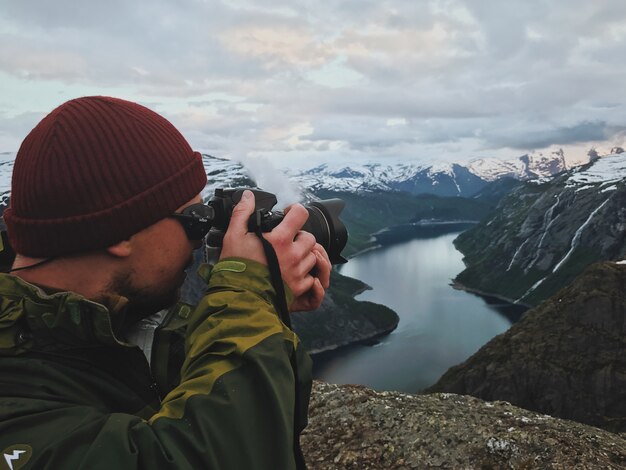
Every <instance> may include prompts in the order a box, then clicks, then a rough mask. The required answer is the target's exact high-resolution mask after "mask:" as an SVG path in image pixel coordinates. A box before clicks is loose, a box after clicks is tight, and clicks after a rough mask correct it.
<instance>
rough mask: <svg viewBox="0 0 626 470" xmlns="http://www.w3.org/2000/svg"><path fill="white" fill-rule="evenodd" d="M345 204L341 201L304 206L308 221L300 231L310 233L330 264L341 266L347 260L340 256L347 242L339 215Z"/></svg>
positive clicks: (334, 200) (332, 200)
mask: <svg viewBox="0 0 626 470" xmlns="http://www.w3.org/2000/svg"><path fill="white" fill-rule="evenodd" d="M344 206H345V203H344V202H343V201H342V200H341V199H327V200H325V201H316V202H312V203H311V204H307V205H306V206H304V207H305V208H306V210H307V211H308V212H309V219H308V220H307V221H306V223H305V224H304V227H302V230H305V231H307V232H310V233H312V234H313V235H314V236H315V239H316V240H317V243H319V244H320V245H322V246H323V247H324V249H325V250H326V252H327V253H328V257H329V258H330V262H331V263H332V264H342V263H345V262H346V261H347V260H346V259H345V258H344V257H343V256H341V250H343V248H344V247H345V246H346V243H347V241H348V230H347V229H346V226H345V225H344V224H343V222H342V221H341V220H339V214H340V213H341V211H342V210H343V208H344Z"/></svg>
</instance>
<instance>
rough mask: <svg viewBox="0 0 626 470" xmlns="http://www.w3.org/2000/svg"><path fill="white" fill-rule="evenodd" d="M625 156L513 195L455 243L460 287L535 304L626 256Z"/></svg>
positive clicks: (603, 160) (517, 190) (600, 161)
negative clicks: (591, 269)
mask: <svg viewBox="0 0 626 470" xmlns="http://www.w3.org/2000/svg"><path fill="white" fill-rule="evenodd" d="M625 181H626V156H624V154H616V155H611V156H607V157H603V158H600V159H598V160H596V161H594V162H593V163H591V164H589V165H587V166H586V167H581V168H578V169H575V170H571V171H570V172H568V173H564V174H562V175H561V176H558V177H556V178H553V179H550V180H542V181H539V182H529V183H526V184H522V185H520V186H518V187H516V188H514V189H513V191H512V192H511V193H509V194H508V195H507V196H506V197H505V198H504V199H503V200H502V201H501V202H500V204H499V205H498V208H497V210H496V211H495V212H494V213H493V215H492V216H491V217H489V218H487V219H485V220H483V221H482V222H481V223H480V224H479V225H477V226H476V227H475V228H473V229H471V230H468V231H467V232H465V233H463V234H461V235H460V236H459V237H458V238H457V240H456V241H455V245H456V246H457V248H458V249H459V250H460V251H461V252H462V253H463V254H464V256H465V259H464V261H465V263H466V266H467V267H466V269H465V270H464V271H463V272H462V273H460V274H459V276H458V277H457V279H456V281H457V283H458V284H459V285H462V286H464V287H466V288H470V289H471V290H476V291H480V292H484V293H488V294H491V295H496V296H500V297H504V298H506V299H509V300H512V301H517V302H521V303H524V304H528V305H538V304H539V303H540V302H541V301H543V300H545V299H546V298H548V297H549V296H550V295H552V294H554V293H555V292H556V291H557V290H558V289H560V288H561V287H564V286H566V285H567V284H569V283H570V282H571V281H572V280H573V279H574V278H575V277H576V276H577V275H578V274H580V273H581V272H582V270H583V269H584V268H585V267H587V266H588V265H589V264H591V263H593V262H597V261H605V260H618V259H622V258H623V257H624V256H625V255H626V183H625Z"/></svg>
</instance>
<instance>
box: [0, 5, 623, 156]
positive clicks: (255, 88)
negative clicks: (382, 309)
mask: <svg viewBox="0 0 626 470" xmlns="http://www.w3.org/2000/svg"><path fill="white" fill-rule="evenodd" d="M625 57H626V2H625V1H623V0H595V1H589V0H560V1H559V0H524V1H521V0H520V1H515V2H512V1H510V2H505V1H502V0H341V1H340V0H326V1H324V2H309V1H304V0H290V1H287V0H284V1H283V0H255V1H252V0H233V1H222V2H220V1H217V0H204V1H201V0H179V1H171V0H151V1H147V0H146V1H141V0H108V1H106V2H104V1H100V2H89V1H79V0H56V1H54V2H52V1H48V0H0V89H1V92H0V152H1V151H14V150H17V148H18V147H19V143H20V142H21V140H22V139H23V138H24V136H25V135H26V134H27V133H28V131H29V130H30V129H31V128H32V127H33V126H34V125H35V124H36V123H37V122H38V120H39V119H40V118H41V117H43V116H44V115H45V114H46V113H48V112H49V111H51V110H52V109H53V108H54V107H55V106H57V105H59V104H60V103H62V102H64V101H66V100H68V99H71V98H74V97H78V96H84V95H93V94H101V95H111V96H118V97H122V98H125V99H130V100H133V101H138V102H140V103H142V104H145V105H147V106H149V107H151V108H152V109H154V110H156V111H157V112H160V113H161V114H164V115H165V116H166V117H167V118H169V119H170V120H171V121H172V122H173V123H174V124H175V125H176V126H177V127H179V129H181V131H182V132H183V133H184V134H185V136H186V137H187V138H188V140H189V141H190V143H191V144H192V146H193V147H194V148H196V149H198V150H201V151H203V152H206V153H210V154H213V155H216V156H222V157H228V158H235V159H240V158H245V157H248V158H261V159H267V160H272V161H274V162H276V164H278V165H299V166H301V165H305V164H308V163H310V162H314V161H323V160H337V159H345V160H346V161H354V160H380V159H387V160H388V161H392V160H403V161H407V160H417V161H421V162H435V161H442V160H446V161H450V160H456V161H467V160H469V159H472V158H478V157H490V156H498V157H510V156H517V155H521V154H523V153H526V152H528V151H539V150H541V149H549V148H555V147H563V148H564V149H566V152H569V155H570V157H571V156H573V155H575V154H576V153H577V152H578V153H581V152H582V153H586V151H587V150H588V149H589V148H590V147H596V148H598V149H599V150H604V149H605V148H610V147H611V146H613V145H624V140H625V138H624V135H625V132H624V131H625V129H626V62H625V61H624V58H625Z"/></svg>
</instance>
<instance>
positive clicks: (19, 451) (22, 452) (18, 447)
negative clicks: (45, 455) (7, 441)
mask: <svg viewBox="0 0 626 470" xmlns="http://www.w3.org/2000/svg"><path fill="white" fill-rule="evenodd" d="M32 455H33V449H32V447H31V446H29V445H28V444H15V445H12V446H11V447H7V448H6V449H4V450H3V451H2V457H1V458H0V469H3V470H4V469H8V470H19V469H20V468H22V467H23V466H24V465H26V464H27V463H28V461H29V460H30V458H31V456H32Z"/></svg>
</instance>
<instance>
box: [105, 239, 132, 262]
mask: <svg viewBox="0 0 626 470" xmlns="http://www.w3.org/2000/svg"><path fill="white" fill-rule="evenodd" d="M106 250H107V253H109V254H110V255H113V256H116V257H117V258H127V257H129V256H130V255H131V254H132V252H133V244H132V243H131V241H130V239H128V240H122V241H121V242H119V243H116V244H115V245H111V246H109V247H107V249H106Z"/></svg>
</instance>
